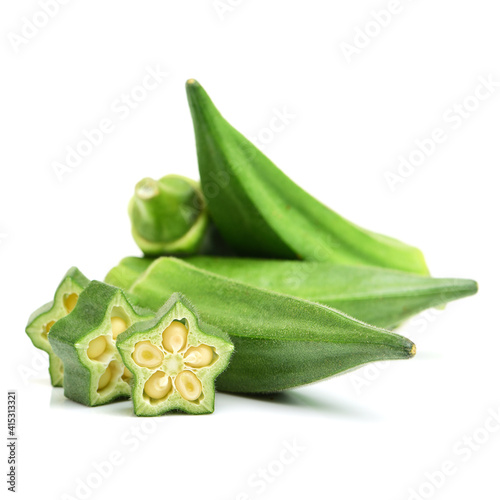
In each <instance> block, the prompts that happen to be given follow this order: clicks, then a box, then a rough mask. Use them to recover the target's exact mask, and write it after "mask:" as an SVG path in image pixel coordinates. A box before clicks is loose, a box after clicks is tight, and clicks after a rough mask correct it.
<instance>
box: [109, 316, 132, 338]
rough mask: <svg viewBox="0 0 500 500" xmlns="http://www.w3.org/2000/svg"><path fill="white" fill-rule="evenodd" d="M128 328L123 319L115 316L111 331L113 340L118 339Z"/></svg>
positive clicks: (112, 319) (112, 320)
mask: <svg viewBox="0 0 500 500" xmlns="http://www.w3.org/2000/svg"><path fill="white" fill-rule="evenodd" d="M127 328H128V326H127V323H126V322H125V320H123V319H122V318H119V317H118V316H115V317H113V318H111V331H112V333H113V338H114V339H116V337H118V335H120V333H123V332H124V331H125V330H126V329H127Z"/></svg>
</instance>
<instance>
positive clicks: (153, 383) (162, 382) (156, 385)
mask: <svg viewBox="0 0 500 500" xmlns="http://www.w3.org/2000/svg"><path fill="white" fill-rule="evenodd" d="M171 389H172V381H171V380H170V377H169V376H168V375H167V374H166V373H165V372H162V371H157V372H155V373H153V375H151V377H149V379H148V381H147V382H146V383H145V384H144V393H145V394H146V396H149V397H150V398H151V399H161V398H164V397H165V396H166V395H167V394H168V393H169V392H170V391H171Z"/></svg>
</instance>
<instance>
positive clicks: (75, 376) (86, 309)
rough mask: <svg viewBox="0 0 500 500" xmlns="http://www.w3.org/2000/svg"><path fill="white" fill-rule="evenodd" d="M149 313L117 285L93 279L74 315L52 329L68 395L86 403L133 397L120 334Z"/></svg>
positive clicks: (53, 342) (70, 315)
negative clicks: (122, 358)
mask: <svg viewBox="0 0 500 500" xmlns="http://www.w3.org/2000/svg"><path fill="white" fill-rule="evenodd" d="M148 317H149V318H150V317H153V313H150V312H149V311H146V310H144V309H139V308H137V307H136V308H134V307H133V306H132V305H131V304H130V302H129V301H128V299H127V298H126V296H125V294H124V293H123V291H122V290H120V289H119V288H116V287H114V286H111V285H107V284H105V283H101V282H99V281H92V282H90V284H89V285H88V286H87V288H86V289H85V290H84V291H83V292H82V293H81V295H80V298H79V300H78V303H77V305H76V307H75V308H74V310H73V311H72V312H71V314H68V316H66V317H64V318H62V319H61V320H59V321H58V322H57V323H56V324H55V325H54V326H53V327H52V330H51V333H50V339H49V340H50V345H51V346H52V348H53V349H54V352H55V353H56V354H57V355H58V356H59V357H60V358H61V360H62V363H63V365H64V374H65V375H64V395H65V396H66V397H68V398H69V399H72V400H73V401H77V402H78V403H82V404H84V405H87V406H97V405H102V404H105V403H110V402H112V401H114V400H116V399H120V398H124V397H128V396H130V381H131V374H130V372H129V371H128V370H126V369H125V366H124V365H123V362H122V360H121V358H120V355H119V353H118V351H117V349H116V339H117V337H118V336H119V335H120V334H121V333H123V332H124V331H125V330H127V328H129V327H130V326H131V325H133V324H134V323H136V322H137V321H140V320H144V319H145V318H148Z"/></svg>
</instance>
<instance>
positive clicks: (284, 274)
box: [26, 80, 477, 416]
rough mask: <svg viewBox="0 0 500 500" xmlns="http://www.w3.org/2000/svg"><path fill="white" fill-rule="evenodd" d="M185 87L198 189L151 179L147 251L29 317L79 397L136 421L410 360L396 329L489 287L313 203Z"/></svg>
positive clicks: (145, 185)
mask: <svg viewBox="0 0 500 500" xmlns="http://www.w3.org/2000/svg"><path fill="white" fill-rule="evenodd" d="M186 90H187V97H188V102H189V108H190V110H191V116H192V120H193V126H194V133H195V139H196V149H197V155H198V166H199V171H200V181H199V182H198V181H195V180H192V179H189V178H187V177H184V176H182V175H177V174H169V175H166V176H164V177H163V178H161V179H159V180H154V179H152V178H149V177H148V178H144V179H142V180H140V181H139V182H138V183H137V185H136V186H135V191H134V194H133V197H132V199H131V200H130V203H129V206H128V214H129V218H130V222H131V229H132V231H131V232H132V236H133V238H134V240H135V242H136V243H137V245H138V247H139V248H140V250H141V251H142V253H143V255H142V256H138V257H135V256H129V257H123V258H121V259H120V260H119V262H118V264H117V265H116V266H115V267H113V268H112V269H110V271H109V272H108V273H107V275H106V277H105V278H104V280H103V281H96V280H93V281H91V280H90V279H88V278H87V277H85V276H84V275H83V274H82V273H81V272H80V271H79V270H78V269H77V268H76V267H72V268H71V269H70V270H69V271H68V272H67V273H66V274H64V276H63V278H62V280H61V282H60V284H59V286H58V287H57V289H56V291H55V293H54V295H53V299H52V301H51V302H49V303H47V304H46V305H44V306H42V307H41V308H39V309H37V310H36V311H35V312H34V313H33V314H32V315H31V316H30V318H29V320H28V325H27V326H26V333H27V334H28V336H29V338H30V339H31V341H32V343H33V345H34V346H35V347H37V348H39V349H42V350H43V351H45V352H46V353H47V354H48V358H49V375H50V381H51V383H52V385H53V386H54V387H61V386H62V387H63V388H64V394H65V396H66V397H68V398H69V399H71V400H73V401H75V402H78V403H81V404H84V405H87V406H97V405H103V404H108V403H111V402H113V401H116V400H120V399H131V401H132V406H133V410H134V413H135V414H136V415H138V416H157V415H163V414H165V413H168V412H171V411H182V412H184V413H189V414H203V413H212V412H213V411H214V403H215V388H216V387H217V389H218V390H219V391H226V392H230V393H254V394H255V393H274V392H277V391H282V390H286V389H290V388H293V387H298V386H300V385H304V384H309V383H312V382H316V381H319V380H322V379H325V378H328V377H331V376H333V375H337V374H340V373H343V372H345V371H347V370H351V369H353V368H356V367H359V366H361V365H364V364H366V363H370V362H375V361H381V360H398V359H409V358H411V357H413V356H414V355H415V353H416V347H415V344H414V343H413V342H412V341H411V340H409V339H407V338H405V337H404V336H402V335H399V334H398V333H394V332H393V331H391V330H393V329H395V328H396V327H399V326H400V325H401V324H402V323H404V322H405V321H406V320H408V319H409V318H410V317H412V316H414V315H415V314H418V313H419V312H421V311H423V310H425V309H427V308H430V307H444V305H445V304H446V303H448V302H450V301H453V300H456V299H460V298H462V297H466V296H468V295H473V294H474V293H476V291H477V284H476V283H475V282H474V281H472V280H467V279H448V278H434V277H431V276H430V274H429V270H428V268H427V265H426V263H425V260H424V257H423V254H422V252H421V251H420V250H418V249H417V248H415V247H413V246H410V245H407V244H406V243H402V242H401V241H398V240H396V239H394V238H391V237H388V236H384V235H381V234H378V233H374V232H372V231H369V230H367V229H363V228H361V227H360V226H358V225H357V224H354V223H352V222H350V221H348V220H346V219H345V218H343V217H342V216H341V215H339V214H338V213H336V212H334V211H333V210H331V209H330V208H328V207H327V206H325V205H324V204H322V203H321V202H319V201H318V200H316V199H315V198H314V197H313V196H312V195H310V194H308V193H307V192H306V191H304V190H303V189H301V188H300V187H299V186H298V185H297V184H295V183H294V182H293V181H292V180H291V179H290V178H288V177H287V176H286V175H285V174H284V173H283V172H282V171H281V170H280V169H279V168H278V167H277V166H276V165H274V164H273V163H272V162H271V160H269V158H267V157H266V156H265V155H264V154H263V153H262V152H261V151H259V149H258V148H257V147H255V146H254V145H253V144H252V143H251V142H250V141H249V140H247V139H246V138H245V137H244V136H243V135H241V134H240V133H239V132H238V131H237V130H236V129H234V128H233V127H232V126H231V125H230V124H229V123H228V122H227V121H226V120H225V119H224V118H223V117H222V115H221V114H220V112H219V111H218V110H217V108H216V107H215V106H214V104H213V102H212V101H211V99H210V98H209V96H208V95H207V93H206V92H205V90H204V89H203V88H202V87H201V85H200V84H199V83H198V82H196V81H195V80H188V82H187V84H186ZM214 182H216V183H217V190H216V192H215V191H214ZM104 204H105V201H103V206H104Z"/></svg>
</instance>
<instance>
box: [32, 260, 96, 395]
mask: <svg viewBox="0 0 500 500" xmlns="http://www.w3.org/2000/svg"><path fill="white" fill-rule="evenodd" d="M89 283H90V281H89V280H88V279H87V278H86V277H85V276H84V275H83V274H82V273H81V272H80V271H79V270H78V269H77V268H76V267H72V268H71V269H70V270H69V271H68V272H67V273H66V274H65V275H64V278H63V279H62V280H61V283H59V286H58V287H57V290H56V292H55V294H54V300H52V302H49V303H48V304H45V305H44V306H42V307H40V308H39V309H37V310H36V311H35V312H34V313H33V314H32V315H31V316H30V318H29V320H28V325H27V326H26V333H27V334H28V336H29V338H30V339H31V342H33V345H34V346H35V347H38V349H41V350H42V351H45V352H46V353H47V354H48V355H49V374H50V381H51V383H52V385H53V386H54V387H62V385H63V378H64V369H63V363H62V361H61V360H60V358H59V357H58V356H57V355H56V354H54V351H53V349H52V347H51V345H50V343H49V332H50V329H51V328H52V327H53V326H54V325H55V323H56V322H57V321H59V320H60V319H61V318H64V316H66V315H67V314H69V313H70V312H71V311H72V310H73V309H74V308H75V306H76V303H77V301H78V297H79V295H80V294H81V293H82V291H83V289H84V288H85V287H86V286H87V285H88V284H89Z"/></svg>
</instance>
